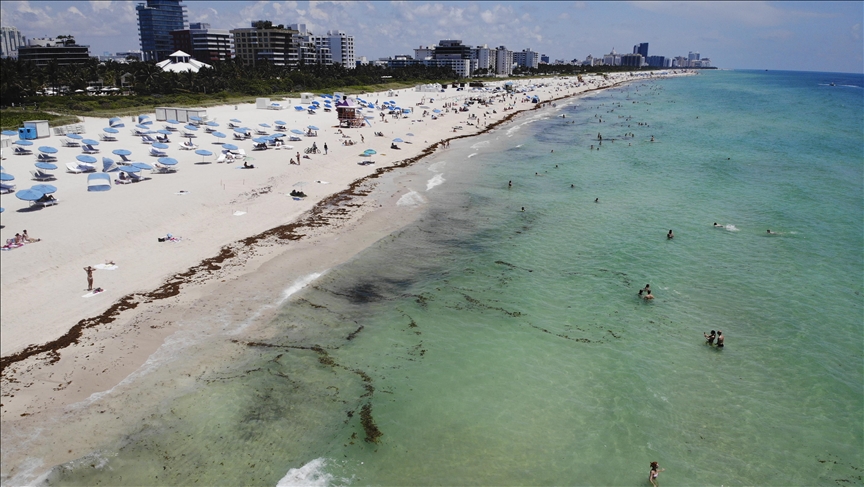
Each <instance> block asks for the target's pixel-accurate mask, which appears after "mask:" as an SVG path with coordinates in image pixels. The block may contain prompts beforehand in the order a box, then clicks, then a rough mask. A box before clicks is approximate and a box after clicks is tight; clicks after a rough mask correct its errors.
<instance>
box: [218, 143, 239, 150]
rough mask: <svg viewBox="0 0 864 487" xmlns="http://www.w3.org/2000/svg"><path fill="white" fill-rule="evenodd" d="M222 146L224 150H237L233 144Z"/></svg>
mask: <svg viewBox="0 0 864 487" xmlns="http://www.w3.org/2000/svg"><path fill="white" fill-rule="evenodd" d="M222 148H223V149H226V150H237V146H236V145H234V144H224V145H223V146H222Z"/></svg>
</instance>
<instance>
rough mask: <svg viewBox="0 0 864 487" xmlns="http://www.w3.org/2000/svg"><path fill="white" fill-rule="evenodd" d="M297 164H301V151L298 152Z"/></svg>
mask: <svg viewBox="0 0 864 487" xmlns="http://www.w3.org/2000/svg"><path fill="white" fill-rule="evenodd" d="M297 165H298V166H299V165H300V153H299V152H298V153H297Z"/></svg>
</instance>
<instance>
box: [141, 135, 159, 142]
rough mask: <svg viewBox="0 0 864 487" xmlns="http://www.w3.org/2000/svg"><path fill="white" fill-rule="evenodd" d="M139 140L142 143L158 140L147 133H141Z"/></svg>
mask: <svg viewBox="0 0 864 487" xmlns="http://www.w3.org/2000/svg"><path fill="white" fill-rule="evenodd" d="M141 142H142V143H144V144H153V143H155V142H158V141H157V140H156V139H154V138H153V137H150V136H149V135H147V134H141Z"/></svg>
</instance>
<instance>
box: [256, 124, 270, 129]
mask: <svg viewBox="0 0 864 487" xmlns="http://www.w3.org/2000/svg"><path fill="white" fill-rule="evenodd" d="M258 125H259V126H261V127H266V128H268V129H269V128H270V124H269V123H259V124H258Z"/></svg>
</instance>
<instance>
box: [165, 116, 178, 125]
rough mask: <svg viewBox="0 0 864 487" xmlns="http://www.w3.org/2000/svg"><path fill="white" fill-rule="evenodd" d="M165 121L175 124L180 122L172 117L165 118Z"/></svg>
mask: <svg viewBox="0 0 864 487" xmlns="http://www.w3.org/2000/svg"><path fill="white" fill-rule="evenodd" d="M166 122H168V123H170V124H172V125H177V124H178V123H180V122H179V121H177V120H174V119H173V118H172V119H171V120H166Z"/></svg>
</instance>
